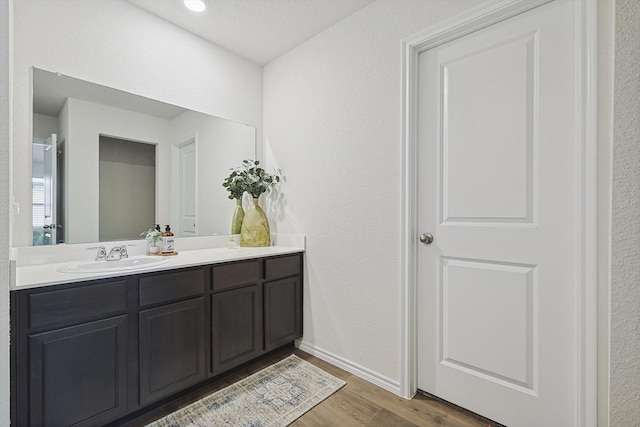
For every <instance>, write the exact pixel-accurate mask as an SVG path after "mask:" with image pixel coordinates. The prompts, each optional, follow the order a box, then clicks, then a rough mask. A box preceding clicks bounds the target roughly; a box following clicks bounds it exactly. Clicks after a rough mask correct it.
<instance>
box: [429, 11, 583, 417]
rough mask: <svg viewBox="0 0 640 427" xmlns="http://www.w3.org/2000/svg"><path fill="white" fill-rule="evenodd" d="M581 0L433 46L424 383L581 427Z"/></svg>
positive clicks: (493, 408) (467, 402)
mask: <svg viewBox="0 0 640 427" xmlns="http://www.w3.org/2000/svg"><path fill="white" fill-rule="evenodd" d="M573 25H574V11H573V5H572V2H571V1H554V2H552V3H549V4H546V5H543V6H541V7H538V8H536V9H533V10H530V11H528V12H526V13H524V14H520V15H517V16H515V17H512V18H510V19H508V20H505V21H502V22H499V23H497V24H494V25H492V26H490V27H487V28H485V29H483V30H480V31H477V32H474V33H472V34H469V35H467V36H464V37H461V38H458V39H456V40H453V41H450V42H448V43H446V44H443V45H440V46H438V47H436V48H433V49H430V50H427V51H425V52H423V53H421V54H420V59H419V69H420V71H419V100H418V104H419V108H418V110H419V113H418V114H419V120H418V158H419V162H418V163H419V171H418V193H419V200H418V216H417V218H418V227H419V230H420V232H422V233H431V234H432V235H433V236H434V240H433V242H432V243H431V244H421V243H418V246H419V247H418V253H417V256H418V285H417V286H418V290H417V292H418V302H417V312H418V316H417V317H418V323H417V332H418V388H419V389H421V390H424V391H426V392H428V393H431V394H434V395H436V396H438V397H440V398H443V399H445V400H448V401H451V402H453V403H455V404H457V405H460V406H462V407H464V408H467V409H469V410H471V411H474V412H477V413H479V414H481V415H484V416H486V417H488V418H491V419H493V420H496V421H498V422H501V423H504V424H506V425H508V426H513V427H517V426H557V427H565V426H573V425H575V422H576V421H575V416H576V393H577V390H576V387H575V384H576V367H575V365H576V360H575V355H576V345H577V337H576V321H577V320H576V318H577V314H576V304H577V302H576V298H577V286H578V283H577V280H578V278H577V267H576V262H577V257H578V247H577V245H578V238H577V233H578V231H577V230H578V226H579V224H578V223H577V217H578V215H577V210H576V206H577V194H578V191H577V189H578V187H577V186H578V182H577V180H576V176H577V167H578V158H577V157H578V156H577V151H576V146H577V141H576V126H575V120H576V111H575V95H576V94H575V90H576V84H575V83H576V81H575V79H576V71H575V70H576V67H575V65H576V64H575V61H576V55H575V51H576V49H575V46H574V43H575V40H574V39H573V37H574V28H573Z"/></svg>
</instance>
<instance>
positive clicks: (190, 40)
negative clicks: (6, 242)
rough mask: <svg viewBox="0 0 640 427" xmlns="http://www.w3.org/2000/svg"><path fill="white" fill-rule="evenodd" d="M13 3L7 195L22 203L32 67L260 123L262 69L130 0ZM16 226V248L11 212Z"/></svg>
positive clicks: (20, 241)
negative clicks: (10, 151) (10, 177)
mask: <svg viewBox="0 0 640 427" xmlns="http://www.w3.org/2000/svg"><path fill="white" fill-rule="evenodd" d="M3 3H4V2H3ZM14 8H15V11H14V12H15V13H14V14H15V17H14V22H15V25H14V31H13V33H14V53H15V55H14V64H13V68H12V69H13V79H14V91H15V97H14V100H13V107H14V119H13V123H14V128H13V141H14V143H13V145H12V148H13V154H12V161H13V165H14V171H13V193H14V196H15V197H16V200H17V201H18V202H20V203H21V205H22V206H24V207H28V206H29V203H30V201H29V194H30V176H31V168H30V161H31V151H30V150H31V145H30V144H29V143H28V142H29V140H30V134H31V120H32V119H31V113H30V110H31V107H30V106H31V89H30V87H31V77H30V67H32V66H35V67H38V68H42V69H45V70H49V71H59V72H61V73H63V74H66V75H69V76H73V77H76V78H80V79H83V80H87V81H91V82H94V83H99V84H102V85H106V86H110V87H114V88H117V89H121V90H124V91H127V92H132V93H134V94H138V95H142V96H146V97H149V98H153V99H158V100H160V101H163V102H168V103H170V104H176V105H180V106H183V107H186V108H189V109H192V110H195V111H202V112H205V113H208V114H213V115H216V116H219V117H224V118H229V119H232V120H235V121H239V122H243V123H248V124H251V125H253V126H255V127H258V128H259V127H260V124H261V123H262V67H260V66H258V65H256V64H253V63H251V62H249V61H247V60H245V59H243V58H240V57H238V56H235V55H233V54H231V53H229V52H227V51H226V50H224V49H221V48H218V47H217V46H214V45H212V44H211V43H208V42H205V41H204V40H202V39H200V38H198V37H196V36H194V35H192V34H190V33H188V32H186V31H184V30H182V29H179V28H177V27H174V26H173V25H171V24H169V23H167V22H166V21H164V20H162V19H160V18H157V17H155V16H153V15H151V14H149V13H147V12H145V11H142V10H141V9H138V8H137V7H135V6H133V5H131V4H129V3H126V2H124V1H86V0H65V1H52V0H29V1H16V2H15V4H14ZM3 28H5V27H3ZM22 211H23V212H25V209H23V210H22ZM26 211H27V212H28V209H27V210H26ZM67 222H68V221H67ZM14 230H15V232H14V233H13V243H14V246H21V245H27V244H29V241H30V238H31V237H30V226H29V218H28V216H27V215H20V216H18V217H16V224H15V227H14Z"/></svg>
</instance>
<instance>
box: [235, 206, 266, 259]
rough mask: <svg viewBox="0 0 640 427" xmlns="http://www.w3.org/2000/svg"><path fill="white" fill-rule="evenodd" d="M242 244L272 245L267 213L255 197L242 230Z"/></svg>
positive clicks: (253, 245) (243, 222)
mask: <svg viewBox="0 0 640 427" xmlns="http://www.w3.org/2000/svg"><path fill="white" fill-rule="evenodd" d="M240 246H252V247H255V246H271V232H270V231H269V221H268V220H267V214H265V213H264V211H263V210H262V208H261V207H260V206H259V205H258V199H257V198H254V199H253V206H251V207H250V208H249V209H247V213H246V214H245V216H244V220H243V221H242V228H241V231H240Z"/></svg>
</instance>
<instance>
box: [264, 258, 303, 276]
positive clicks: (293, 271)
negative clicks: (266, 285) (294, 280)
mask: <svg viewBox="0 0 640 427" xmlns="http://www.w3.org/2000/svg"><path fill="white" fill-rule="evenodd" d="M300 261H301V256H300V255H299V254H295V255H288V256H283V257H278V258H268V259H266V260H265V261H264V278H265V279H266V280H271V279H277V278H279V277H287V276H294V275H297V274H300V271H301V269H302V267H301V265H300V263H301V262H300Z"/></svg>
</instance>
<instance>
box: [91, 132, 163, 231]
mask: <svg viewBox="0 0 640 427" xmlns="http://www.w3.org/2000/svg"><path fill="white" fill-rule="evenodd" d="M99 141H100V148H99V150H100V151H99V195H100V197H99V201H100V202H99V204H100V207H99V215H98V216H99V238H100V241H101V242H108V241H114V240H134V239H139V238H140V232H141V231H144V230H147V229H149V228H151V227H153V224H154V223H155V206H156V146H155V145H154V144H147V143H140V142H135V141H129V140H124V139H117V138H111V137H107V136H103V135H100V138H99Z"/></svg>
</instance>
